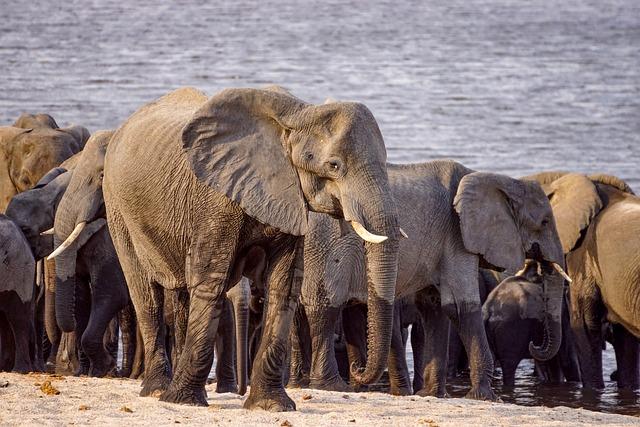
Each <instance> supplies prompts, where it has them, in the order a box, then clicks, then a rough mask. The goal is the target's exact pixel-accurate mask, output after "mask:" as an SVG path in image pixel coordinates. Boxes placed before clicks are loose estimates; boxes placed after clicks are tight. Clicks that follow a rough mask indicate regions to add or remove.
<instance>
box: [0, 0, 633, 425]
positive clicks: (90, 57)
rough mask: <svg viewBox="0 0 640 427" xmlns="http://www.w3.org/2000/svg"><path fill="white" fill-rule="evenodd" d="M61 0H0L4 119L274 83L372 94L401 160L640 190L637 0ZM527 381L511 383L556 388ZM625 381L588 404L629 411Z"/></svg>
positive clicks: (81, 114)
mask: <svg viewBox="0 0 640 427" xmlns="http://www.w3.org/2000/svg"><path fill="white" fill-rule="evenodd" d="M55 3H56V2H52V1H42V0H38V1H36V0H31V1H28V2H25V1H20V2H18V1H13V0H2V1H0V18H1V20H0V123H1V124H8V123H10V122H12V121H13V120H14V119H15V118H16V117H17V116H18V115H19V114H20V113H21V112H24V111H28V112H37V111H44V112H49V113H51V114H52V115H53V116H54V117H55V118H56V119H57V120H58V121H59V123H60V124H68V123H70V122H75V123H78V124H82V125H85V126H87V127H89V128H90V130H92V131H93V130H97V129H104V128H113V127H116V126H118V125H119V124H120V123H121V122H122V121H123V120H124V119H125V118H126V117H127V116H128V115H129V114H131V113H132V112H133V111H134V110H135V109H136V108H138V107H139V106H141V105H142V104H144V103H146V102H149V101H150V100H152V99H154V98H156V97H158V96H160V95H162V94H164V93H166V92H167V91H169V90H171V89H174V88H177V87H180V86H184V85H192V86H196V87H198V88H201V89H203V90H205V91H207V92H208V93H210V94H212V93H214V92H216V91H218V90H220V89H222V88H225V87H230V86H261V85H267V84H273V83H276V84H280V85H282V86H285V87H286V88H288V89H290V90H291V91H292V92H293V93H294V94H296V95H297V96H299V97H301V98H303V99H306V100H309V101H313V102H322V101H323V100H324V99H325V98H326V97H329V96H331V97H334V98H338V99H348V100H358V101H362V102H364V103H365V104H367V105H368V106H369V108H370V109H371V110H372V111H373V113H374V115H375V116H376V118H377V120H378V122H379V124H380V127H381V130H382V133H383V135H384V137H385V141H386V144H387V147H388V156H389V160H391V161H394V162H415V161H424V160H431V159H435V158H442V157H450V158H454V159H456V160H459V161H461V162H463V163H464V164H465V165H467V166H469V167H472V168H475V169H480V170H486V171H496V172H503V173H508V174H512V175H516V176H518V175H524V174H529V173H533V172H537V171H540V170H545V169H570V170H576V171H589V172H595V171H602V172H608V173H613V174H616V175H618V176H620V177H622V178H624V179H626V180H627V181H628V182H629V183H630V184H631V186H632V187H635V188H636V190H638V189H640V173H639V171H638V167H637V166H638V164H639V163H640V2H638V1H637V0H608V1H601V0H584V1H578V0H565V1H540V0H532V1H526V2H525V1H517V0H502V1H498V0H476V1H462V0H439V1H424V0H420V1H417V0H416V1H367V2H363V1H340V2H337V1H333V0H322V1H306V2H296V1H293V0H291V1H275V0H262V1H259V2H249V1H246V0H236V1H218V2H208V1H204V0H202V1H195V0H191V1H180V2H175V3H173V2H170V1H161V2H160V1H132V2H122V1H118V2H110V1H104V0H84V1H79V0H75V1H73V0H72V1H66V2H64V3H61V4H57V5H56V4H55ZM610 363H612V362H610ZM609 368H611V367H610V366H609V367H608V369H609ZM611 370H612V368H611V369H609V371H611ZM522 381H528V380H527V379H526V378H525V379H523V380H522ZM520 384H523V387H525V388H523V389H522V390H521V391H522V392H519V391H518V390H520V389H516V394H515V396H514V397H505V398H504V399H505V400H508V401H515V402H517V403H521V404H536V403H541V402H544V403H547V404H549V403H550V402H551V403H560V402H559V401H555V400H556V399H553V400H549V399H547V400H544V399H543V397H544V396H549V395H553V394H554V391H553V390H547V389H542V388H536V387H534V386H531V381H529V382H528V383H526V384H525V383H522V382H521V383H520ZM527 384H528V385H527ZM611 387H614V386H613V385H611V384H609V388H608V389H607V391H606V392H605V394H604V395H603V396H602V398H600V399H597V402H604V403H603V404H599V403H598V404H592V405H589V404H587V403H584V404H582V403H578V405H579V406H584V407H593V408H596V409H604V410H613V411H616V410H618V409H620V407H619V406H620V405H619V403H620V402H621V401H620V400H617V399H618V397H617V395H616V393H617V392H611V393H609V390H610V388H611ZM578 392H579V391H576V393H578ZM565 394H566V395H567V396H571V393H570V392H567V393H565ZM541 396H542V397H541ZM574 396H575V395H574ZM557 400H560V399H557ZM576 401H577V402H582V401H580V400H579V399H578V398H577V397H576ZM624 402H627V401H624ZM624 402H622V403H624ZM563 404H564V403H563ZM637 404H638V402H637V396H636V398H635V400H633V399H632V400H631V404H630V405H629V404H626V403H625V405H626V406H624V405H623V406H622V409H620V410H622V411H626V412H633V411H634V410H635V411H636V413H637V412H638V406H637ZM573 406H575V405H573ZM625 408H626V409H629V410H628V411H627V410H626V409H625Z"/></svg>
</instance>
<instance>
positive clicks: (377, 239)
mask: <svg viewBox="0 0 640 427" xmlns="http://www.w3.org/2000/svg"><path fill="white" fill-rule="evenodd" d="M351 226H352V227H353V230H354V231H355V232H356V233H357V234H358V236H360V237H362V240H364V241H365V242H369V243H382V242H384V241H385V240H387V239H388V237H387V236H379V235H377V234H373V233H371V232H370V231H368V230H367V229H366V228H364V225H362V224H360V223H359V222H358V221H351Z"/></svg>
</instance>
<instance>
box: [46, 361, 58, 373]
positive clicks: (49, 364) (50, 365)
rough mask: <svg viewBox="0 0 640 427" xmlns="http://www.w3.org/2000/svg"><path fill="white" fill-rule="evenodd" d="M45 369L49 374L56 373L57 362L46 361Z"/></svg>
mask: <svg viewBox="0 0 640 427" xmlns="http://www.w3.org/2000/svg"><path fill="white" fill-rule="evenodd" d="M44 371H45V372H46V373H47V374H55V372H56V364H55V362H50V361H48V360H47V361H46V363H45V364H44Z"/></svg>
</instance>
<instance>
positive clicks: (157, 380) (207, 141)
mask: <svg viewBox="0 0 640 427" xmlns="http://www.w3.org/2000/svg"><path fill="white" fill-rule="evenodd" d="M385 162H386V151H385V147H384V142H383V139H382V135H381V134H380V131H379V129H378V126H377V123H376V122H375V119H374V118H373V116H372V114H371V113H370V112H369V110H368V109H367V108H366V107H365V106H363V105H361V104H358V103H342V102H340V103H332V104H326V105H319V106H317V105H310V104H307V103H305V102H303V101H301V100H299V99H297V98H295V97H293V96H291V95H289V94H287V93H285V92H284V91H283V90H281V89H277V88H273V89H264V90H263V89H229V90H225V91H223V92H220V93H219V94H217V95H215V96H213V97H212V98H207V97H206V96H204V95H203V94H202V93H201V92H198V91H196V90H194V89H190V88H187V89H179V90H177V91H174V92H172V93H170V94H168V95H166V96H164V97H162V98H160V99H158V100H157V101H155V102H153V103H151V104H148V105H146V106H145V107H143V108H141V109H140V110H139V111H137V112H136V113H134V114H133V115H132V116H131V117H130V118H129V119H128V120H127V122H126V123H125V124H124V125H122V126H121V127H120V129H119V130H118V131H117V132H116V134H115V135H114V137H113V139H112V142H111V144H110V145H109V148H108V151H107V157H106V163H105V180H104V190H105V191H104V192H105V202H106V207H107V218H108V221H109V228H110V230H111V233H112V235H113V238H114V243H115V246H116V249H117V251H118V255H119V258H120V259H121V261H122V267H123V270H124V272H125V275H126V277H127V283H128V285H129V289H130V292H131V297H132V299H133V301H134V304H135V306H136V312H137V314H138V321H139V324H140V328H141V332H142V336H143V339H144V343H145V380H144V384H143V390H142V392H141V394H142V395H145V396H146V395H149V394H151V393H152V392H154V391H155V390H162V391H163V393H162V395H161V400H163V401H168V402H176V403H185V404H195V405H206V404H207V402H206V398H205V393H204V385H205V382H206V378H207V374H208V371H209V368H210V366H211V361H212V358H213V354H212V349H211V348H210V347H211V346H210V345H209V344H208V343H210V342H211V341H212V340H213V337H215V334H216V330H217V327H218V318H219V316H220V312H221V308H222V307H221V305H222V301H223V298H222V296H223V293H224V292H226V291H227V290H228V289H229V288H230V287H231V285H232V284H235V283H236V282H237V281H238V280H239V271H241V268H240V264H241V263H242V262H243V260H244V256H245V254H246V251H247V250H248V248H250V247H253V246H255V245H256V244H260V245H261V246H262V247H263V248H264V249H265V253H266V254H267V259H268V260H269V262H268V270H267V275H266V276H267V277H268V286H267V288H268V295H267V312H266V315H265V316H266V317H265V324H264V333H263V335H264V336H265V337H268V339H263V340H262V341H261V345H260V349H259V350H258V354H257V356H256V360H255V362H254V365H253V370H252V377H251V391H250V394H249V397H248V399H247V400H246V401H245V405H244V406H245V407H246V408H250V409H251V408H264V409H269V410H274V411H282V410H293V409H295V404H294V402H293V401H292V400H291V399H290V398H289V397H288V396H287V394H286V392H285V390H284V387H283V384H282V378H283V364H284V360H285V355H286V353H287V351H286V347H287V343H288V331H289V328H290V325H291V323H292V320H293V314H294V310H295V306H296V303H297V296H298V294H299V289H296V288H295V287H294V286H293V285H292V283H293V281H292V279H293V273H294V268H293V266H294V259H295V253H296V246H297V245H298V244H299V242H300V240H301V239H300V238H299V237H298V236H301V235H304V234H305V233H306V232H307V214H308V210H314V211H319V212H324V213H330V214H332V215H336V216H338V217H341V218H346V219H348V220H353V221H358V222H359V223H361V224H363V226H364V227H365V228H367V229H368V230H369V231H370V232H372V233H375V234H377V235H385V236H388V240H386V241H385V242H384V243H379V244H369V245H367V257H368V260H369V265H370V266H371V267H370V269H369V307H370V311H371V313H372V315H371V319H372V320H371V326H372V327H371V328H370V342H371V346H370V347H369V350H370V354H369V361H368V363H367V366H366V367H365V369H364V372H358V373H357V378H358V379H359V380H360V381H361V382H372V381H374V380H375V379H377V378H378V377H379V376H380V374H381V373H382V371H383V369H384V364H385V360H386V352H387V349H388V345H389V341H390V336H391V333H390V332H391V314H392V310H393V293H394V292H393V289H394V283H395V276H396V256H397V245H398V236H399V228H398V224H397V214H396V210H395V204H394V203H393V199H392V198H391V196H390V193H389V189H388V183H387V173H386V169H385ZM150 212H151V213H153V215H150V214H149V213H150ZM162 287H166V288H183V287H187V289H188V290H189V293H190V306H189V315H188V329H187V336H186V340H185V348H184V351H183V353H182V356H181V358H180V360H179V362H178V366H177V367H176V369H175V371H174V374H173V378H171V376H170V372H169V369H168V363H167V356H166V354H165V350H164V348H163V347H162V346H161V345H159V343H160V340H159V339H158V334H159V333H161V331H162V327H161V313H162V308H161V307H162V304H160V303H159V302H161V301H162V294H163V293H162V291H161V289H162Z"/></svg>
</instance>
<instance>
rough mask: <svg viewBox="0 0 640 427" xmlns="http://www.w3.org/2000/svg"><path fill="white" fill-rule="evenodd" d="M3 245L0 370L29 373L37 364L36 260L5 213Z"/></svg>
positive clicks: (0, 224) (0, 233)
mask: <svg viewBox="0 0 640 427" xmlns="http://www.w3.org/2000/svg"><path fill="white" fill-rule="evenodd" d="M0 249H1V250H0V301H2V304H0V371H2V370H8V371H11V370H14V371H17V372H22V373H26V372H29V371H33V370H34V368H35V367H36V363H35V362H36V350H35V349H36V332H35V325H34V306H35V296H36V294H35V289H34V288H35V261H34V259H33V255H32V254H31V250H30V248H29V244H28V243H27V240H26V239H25V237H24V235H23V234H22V232H21V231H20V228H18V226H17V225H16V224H15V223H14V222H13V221H11V219H10V218H8V217H7V216H5V215H2V214H0ZM40 368H41V367H40Z"/></svg>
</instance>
